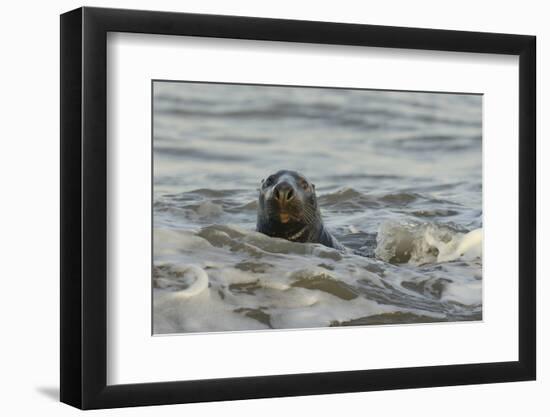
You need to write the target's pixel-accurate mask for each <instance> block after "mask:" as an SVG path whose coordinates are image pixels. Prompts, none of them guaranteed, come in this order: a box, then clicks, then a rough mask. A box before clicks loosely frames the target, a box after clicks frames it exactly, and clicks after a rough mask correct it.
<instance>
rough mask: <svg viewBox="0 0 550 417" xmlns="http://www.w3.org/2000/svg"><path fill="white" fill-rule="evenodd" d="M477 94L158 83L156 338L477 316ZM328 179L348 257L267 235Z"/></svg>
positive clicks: (333, 224)
mask: <svg viewBox="0 0 550 417" xmlns="http://www.w3.org/2000/svg"><path fill="white" fill-rule="evenodd" d="M481 107H482V97H481V96H478V95H455V94H428V93H410V92H387V91H364V90H342V89H318V88H289V87H266V86H246V85H223V84H197V83H173V82H155V83H154V98H153V124H154V127H153V146H154V168H153V170H154V189H153V194H154V207H153V210H154V214H153V217H154V231H153V232H154V233H153V237H154V256H153V262H154V266H153V305H154V308H153V322H154V329H153V330H154V333H157V334H158V333H181V332H198V331H226V330H232V331H233V330H255V329H270V328H308V327H324V326H343V325H366V324H392V323H419V322H434V321H463V320H480V319H481V312H482V308H481V303H482V291H481V290H482V262H481V246H482V245H481V237H482V231H481V227H482V210H481V207H482V182H481V181H482V172H481V158H482V154H481V146H482V140H481V117H482V113H481ZM279 169H293V170H297V171H299V172H301V173H303V174H304V175H305V176H306V177H308V178H309V179H310V180H311V181H312V182H313V183H315V184H316V190H317V195H318V200H319V203H320V206H321V211H322V214H323V218H324V222H325V225H326V226H327V228H328V229H329V230H330V231H331V232H332V233H333V235H335V236H336V237H337V238H338V239H339V240H340V242H342V243H343V244H344V245H345V246H347V247H348V248H349V249H350V250H349V251H348V252H346V253H341V252H338V251H335V250H333V249H330V248H326V247H324V246H321V245H316V244H301V243H292V242H288V241H284V240H280V239H274V238H270V237H267V236H264V235H262V234H259V233H257V232H255V231H254V230H255V224H256V207H257V206H256V199H257V195H258V186H259V183H260V180H261V179H262V178H266V177H267V176H268V175H269V174H271V173H273V172H275V171H278V170H279Z"/></svg>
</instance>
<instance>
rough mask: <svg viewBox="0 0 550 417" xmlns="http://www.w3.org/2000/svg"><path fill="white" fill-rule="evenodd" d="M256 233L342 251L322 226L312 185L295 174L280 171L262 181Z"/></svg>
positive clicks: (301, 176) (340, 246)
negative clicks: (321, 245) (318, 244)
mask: <svg viewBox="0 0 550 417" xmlns="http://www.w3.org/2000/svg"><path fill="white" fill-rule="evenodd" d="M256 230H257V231H258V232H261V233H264V234H266V235H268V236H271V237H279V238H283V239H286V240H290V241H292V242H302V243H305V242H311V243H321V244H323V245H325V246H328V247H331V248H335V249H339V250H343V249H344V247H343V246H342V245H341V244H340V243H339V242H338V241H337V240H336V239H335V238H334V237H333V236H332V235H331V234H330V233H328V231H327V230H326V229H325V227H324V225H323V221H322V218H321V212H320V210H319V206H318V204H317V196H316V195H315V184H312V183H311V182H310V181H308V179H307V178H306V177H305V176H303V175H302V174H300V173H298V172H296V171H287V170H281V171H278V172H276V173H275V174H272V175H270V176H269V177H267V178H266V179H265V180H262V182H261V185H260V195H259V198H258V220H257V227H256Z"/></svg>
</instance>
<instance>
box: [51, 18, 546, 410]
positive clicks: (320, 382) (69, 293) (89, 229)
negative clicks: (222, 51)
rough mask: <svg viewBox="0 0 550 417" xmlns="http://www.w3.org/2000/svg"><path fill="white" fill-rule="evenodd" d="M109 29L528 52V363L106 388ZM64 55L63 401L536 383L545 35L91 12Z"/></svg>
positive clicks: (522, 79)
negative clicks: (539, 40)
mask: <svg viewBox="0 0 550 417" xmlns="http://www.w3.org/2000/svg"><path fill="white" fill-rule="evenodd" d="M108 32H132V33H147V34H162V35H174V36H178V35H185V36H198V37H215V38H235V39H253V40H265V41H285V42H305V43H317V44H333V45H357V46H371V47H384V48H404V49H421V50H440V51H456V52H477V53H490V54H508V55H517V56H519V103H518V105H519V107H518V108H519V132H518V137H519V155H518V158H519V271H517V272H518V274H519V292H518V297H519V329H518V331H519V350H518V352H519V358H518V361H512V362H496V363H477V364H465V365H461V364H456V365H455V364H450V365H445V366H427V367H425V366H424V367H412V368H399V369H376V370H356V371H342V372H326V373H309V374H291V375H273V376H256V377H239V378H224V379H209V380H199V381H177V382H161V383H142V384H129V385H112V386H109V385H107V383H106V381H107V379H106V375H107V336H106V329H107V303H106V300H107V284H106V283H107V249H106V248H107V181H108V178H107V130H106V127H107V111H106V93H107V87H106V86H107V72H106V59H107V58H106V55H107V54H106V45H107V33H108ZM60 57H61V310H60V314H61V358H60V359H61V382H60V383H61V401H62V402H64V403H67V404H70V405H73V406H75V407H78V408H82V409H94V408H111V407H124V406H142V405H155V404H174V403H190V402H201V401H218V400H237V399H249V398H264V397H282V396H298V395H313V394H327V393H343V392H357V391H376V390H388V389H401V388H421V387H434V386H450V385H463V384H482V383H496V382H506V381H525V380H534V379H535V378H536V314H535V313H536V266H535V265H536V262H535V257H536V255H535V254H536V138H535V135H536V130H535V124H536V120H535V107H536V91H535V87H536V81H535V80H536V77H535V75H536V73H535V67H536V65H535V62H536V38H535V37H534V36H525V35H510V34H496V33H481V32H462V31H449V30H432V29H416V28H404V27H388V26H372V25H359V24H342V23H326V22H312V21H296V20H280V19H265V18H252V17H237V16H218V15H201V14H186V13H171V12H154V11H137V10H120V9H103V8H88V7H84V8H79V9H77V10H73V11H70V12H67V13H65V14H63V15H61V53H60ZM489 157H491V156H489Z"/></svg>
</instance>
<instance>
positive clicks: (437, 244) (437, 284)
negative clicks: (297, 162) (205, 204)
mask: <svg viewBox="0 0 550 417" xmlns="http://www.w3.org/2000/svg"><path fill="white" fill-rule="evenodd" d="M405 228H406V227H405ZM417 229H418V230H417V231H415V232H414V233H413V231H412V230H408V232H409V233H410V234H411V233H412V234H414V235H415V236H417V238H418V239H421V240H422V241H423V242H425V243H422V244H418V243H411V244H412V246H411V248H412V247H416V246H417V248H416V249H415V251H416V252H415V255H414V256H415V259H416V260H420V259H422V262H424V264H425V262H426V261H428V260H431V261H432V262H433V264H432V266H433V265H437V267H438V268H440V270H439V273H440V275H441V276H442V277H443V279H439V280H438V279H436V278H434V277H430V276H428V277H427V276H426V273H424V272H422V271H415V270H414V269H410V268H407V269H403V267H401V266H399V265H395V264H392V263H390V262H387V261H383V260H382V259H375V258H368V257H364V256H358V255H357V254H355V253H353V252H351V251H347V252H340V251H337V250H334V249H332V248H327V247H324V246H322V245H318V244H309V243H308V244H302V243H295V242H289V241H286V240H282V239H277V238H271V237H268V236H266V235H263V234H261V233H257V232H253V231H250V230H247V229H244V228H241V227H237V226H232V225H220V224H215V225H209V226H205V227H202V228H199V229H197V230H194V231H182V230H173V229H162V228H157V229H155V230H154V234H153V235H154V239H155V241H154V250H155V253H154V259H155V262H154V270H153V272H154V276H153V286H154V289H153V292H154V298H153V299H154V331H155V333H174V332H176V333H177V332H193V331H221V330H254V329H268V328H304V327H327V326H336V325H349V324H365V325H366V324H384V323H386V322H390V318H391V317H396V318H397V319H396V322H411V323H413V322H419V321H424V322H430V321H444V320H451V319H453V320H454V319H456V320H460V319H464V320H468V319H469V320H472V319H478V317H479V316H480V314H481V312H480V311H481V310H480V303H481V284H480V281H479V280H478V279H477V278H476V277H475V276H471V277H465V276H464V274H463V273H461V274H454V273H453V271H454V270H453V267H452V262H451V263H450V264H449V266H450V267H449V269H447V265H446V264H445V262H450V261H452V260H458V259H461V260H462V262H466V260H467V259H475V257H474V256H473V255H475V254H474V253H473V252H472V248H473V247H474V246H475V245H474V241H475V240H476V236H475V234H473V235H470V237H467V235H463V236H460V238H459V235H462V234H460V233H459V232H454V231H452V230H450V229H449V230H447V231H446V233H449V234H452V236H451V235H449V236H450V238H448V237H445V236H444V232H443V229H445V228H441V230H440V231H439V232H437V231H438V230H439V229H437V228H436V231H435V232H434V231H432V230H430V232H429V233H431V235H430V236H431V237H428V228H427V226H426V227H425V228H423V227H421V226H418V227H417ZM403 230H404V226H402V225H401V226H393V228H392V227H389V226H385V227H384V228H382V233H383V236H384V239H382V240H381V242H380V244H381V245H382V246H383V247H384V248H385V249H384V250H385V252H384V253H385V254H386V253H387V254H388V255H384V256H390V255H389V253H390V251H391V250H392V249H391V247H392V245H393V246H395V248H398V249H399V250H397V251H395V250H394V255H393V256H390V259H389V260H390V261H393V260H394V259H392V258H394V257H395V256H403V255H402V254H401V253H400V252H399V251H400V250H401V248H402V247H403V243H402V242H403V239H402V238H395V236H398V235H400V234H403ZM414 230H416V229H414ZM420 230H423V233H421V232H420ZM438 233H439V234H438ZM392 236H393V238H392ZM430 239H432V240H430ZM405 240H407V239H405ZM409 240H410V239H409ZM409 240H407V241H409ZM389 242H394V243H392V244H390V243H389ZM415 245H416V246H415ZM428 246H430V247H434V248H438V250H439V251H440V252H439V254H435V252H434V251H433V250H432V251H430V250H427V251H425V250H424V248H427V247H428ZM377 249H378V248H377ZM451 249H452V250H451ZM459 252H460V253H459ZM395 254H397V255H395ZM452 254H455V255H457V256H456V257H453V256H451V255H452ZM466 255H467V256H466ZM382 257H383V256H382ZM411 259H412V256H410V257H409V258H408V260H407V262H409V264H410V265H412V264H413V263H411V262H410V261H411ZM403 260H404V259H403ZM438 262H439V263H438ZM436 263H437V264H436ZM472 270H477V266H475V265H474V266H473V267H472ZM430 280H431V281H430ZM407 320H409V321H407Z"/></svg>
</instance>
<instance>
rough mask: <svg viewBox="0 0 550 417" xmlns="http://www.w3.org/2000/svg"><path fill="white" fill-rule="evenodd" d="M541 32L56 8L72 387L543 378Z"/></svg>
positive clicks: (239, 388)
mask: <svg viewBox="0 0 550 417" xmlns="http://www.w3.org/2000/svg"><path fill="white" fill-rule="evenodd" d="M535 102H536V100H535V38H534V37H532V36H526V35H509V34H493V33H474V32H459V31H445V30H431V29H415V28H398V27H384V26H371V25H357V24H341V23H328V22H311V21H292V20H277V19H264V18H251V17H237V16H215V15H197V14H185V13H168V12H150V11H135V10H117V9H99V8H81V9H77V10H74V11H71V12H68V13H66V14H64V15H62V16H61V164H62V166H61V209H62V212H61V219H62V222H61V223H62V225H61V267H62V268H61V400H62V401H63V402H65V403H68V404H71V405H73V406H76V407H79V408H83V409H90V408H109V407H123V406H137V405H154V404H171V403H185V402H199V401H216V400H231V399H246V398H262V397H275V396H296V395H312V394H323V393H339V392H352V391H369V390H386V389H399V388H419V387H433V386H445V385H461V384H479V383H492V382H504V381H522V380H531V379H535V375H536V351H535V345H536V343H535V342H536V334H535V328H536V317H535V310H536V306H535V299H536V297H535V292H536V291H535V289H536V285H535V279H536V276H535V247H536V238H535V237H536V233H535V232H536V224H535V219H536V216H535V214H536V211H535V210H536V208H535V201H536V192H535V171H536V167H535Z"/></svg>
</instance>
